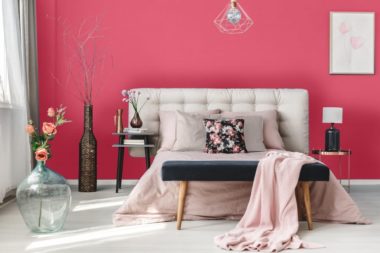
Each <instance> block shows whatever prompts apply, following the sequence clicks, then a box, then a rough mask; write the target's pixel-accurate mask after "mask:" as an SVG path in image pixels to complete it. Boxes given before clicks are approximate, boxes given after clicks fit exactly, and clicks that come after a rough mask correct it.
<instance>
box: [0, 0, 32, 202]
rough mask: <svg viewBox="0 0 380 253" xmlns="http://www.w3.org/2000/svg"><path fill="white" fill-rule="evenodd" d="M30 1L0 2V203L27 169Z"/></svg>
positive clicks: (29, 164) (28, 164)
mask: <svg viewBox="0 0 380 253" xmlns="http://www.w3.org/2000/svg"><path fill="white" fill-rule="evenodd" d="M30 2H32V4H34V0H32V1H29V0H1V1H0V20H1V21H0V26H1V27H0V33H2V34H0V58H1V59H0V76H1V78H0V203H1V202H2V201H3V199H4V197H5V196H6V194H7V192H9V191H10V190H12V189H15V188H16V186H17V185H18V184H19V183H20V182H21V180H22V179H23V178H25V177H26V176H27V175H28V174H29V172H30V170H31V159H30V146H29V138H28V136H27V134H26V133H25V125H26V123H27V118H28V114H29V111H28V108H29V102H31V97H32V99H34V100H35V99H36V97H35V96H36V92H35V89H34V88H36V85H37V82H36V77H37V76H36V74H30V73H33V69H34V71H35V70H36V66H30V63H29V62H33V61H30V59H29V58H30V57H34V56H35V55H33V54H31V53H30V49H31V47H35V44H33V43H32V44H31V45H30V43H28V40H30V39H31V38H30V32H29V31H30V27H28V22H26V18H28V17H29V15H30V14H28V13H29V12H28V7H30ZM32 7H33V8H34V6H32ZM33 11H34V9H33ZM26 12H28V13H26ZM32 13H34V12H32ZM33 18H34V17H33ZM33 25H35V24H33ZM34 29H35V28H34ZM33 35H34V36H35V33H32V36H33ZM32 39H35V38H32ZM34 61H35V59H34ZM35 73H36V72H35ZM30 88H31V89H30ZM34 102H35V103H36V102H37V101H34ZM37 108H38V107H37ZM34 114H35V111H34ZM34 117H38V115H37V116H36V115H34ZM37 122H38V121H37Z"/></svg>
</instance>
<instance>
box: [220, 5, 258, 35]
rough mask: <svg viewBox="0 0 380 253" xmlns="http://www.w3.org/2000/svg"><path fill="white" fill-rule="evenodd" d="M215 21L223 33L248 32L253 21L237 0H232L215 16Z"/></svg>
mask: <svg viewBox="0 0 380 253" xmlns="http://www.w3.org/2000/svg"><path fill="white" fill-rule="evenodd" d="M214 23H215V25H216V27H217V28H218V29H219V31H220V32H222V33H227V34H239V33H244V32H246V31H247V30H248V29H249V28H250V27H251V26H252V25H253V21H252V19H251V18H250V17H249V16H248V14H247V13H246V12H245V11H244V9H243V7H241V5H240V4H239V3H238V2H237V0H231V3H228V4H227V5H226V7H224V9H223V10H222V11H221V12H220V13H219V15H218V16H217V17H216V18H215V20H214Z"/></svg>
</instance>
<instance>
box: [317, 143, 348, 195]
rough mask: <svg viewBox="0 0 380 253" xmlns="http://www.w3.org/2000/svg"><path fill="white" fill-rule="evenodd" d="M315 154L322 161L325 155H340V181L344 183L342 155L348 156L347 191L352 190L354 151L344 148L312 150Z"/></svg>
mask: <svg viewBox="0 0 380 253" xmlns="http://www.w3.org/2000/svg"><path fill="white" fill-rule="evenodd" d="M311 153H312V154H313V155H317V156H318V160H319V161H321V162H322V157H323V156H338V158H339V182H340V183H342V157H344V156H345V157H347V181H348V186H347V191H348V192H350V188H351V155H352V151H351V150H350V149H342V150H339V151H326V150H322V149H313V150H311Z"/></svg>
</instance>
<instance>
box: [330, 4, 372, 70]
mask: <svg viewBox="0 0 380 253" xmlns="http://www.w3.org/2000/svg"><path fill="white" fill-rule="evenodd" d="M374 17H375V14H374V13H372V12H366V13H365V12H332V13H331V14H330V74H374V61H375V60H374V36H375V35H374V33H375V32H374V26H375V24H374V19H375V18H374Z"/></svg>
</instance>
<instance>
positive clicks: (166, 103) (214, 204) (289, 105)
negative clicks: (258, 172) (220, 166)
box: [113, 88, 368, 225]
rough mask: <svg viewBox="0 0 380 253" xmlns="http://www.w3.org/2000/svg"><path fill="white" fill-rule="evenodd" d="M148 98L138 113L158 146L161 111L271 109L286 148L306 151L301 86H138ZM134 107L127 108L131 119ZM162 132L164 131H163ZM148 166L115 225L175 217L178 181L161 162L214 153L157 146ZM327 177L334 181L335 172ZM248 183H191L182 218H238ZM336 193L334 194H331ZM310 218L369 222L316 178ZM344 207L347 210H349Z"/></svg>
mask: <svg viewBox="0 0 380 253" xmlns="http://www.w3.org/2000/svg"><path fill="white" fill-rule="evenodd" d="M137 91H139V92H141V95H142V96H143V97H144V96H149V98H150V100H149V102H148V103H147V104H146V106H145V108H144V109H143V110H142V111H141V113H140V116H141V118H142V121H143V122H144V125H143V126H144V127H145V128H148V129H149V130H150V131H153V132H154V133H156V136H155V137H153V139H152V140H151V141H153V142H154V143H156V146H160V132H161V131H160V128H159V126H160V122H159V120H160V117H159V114H160V111H175V110H179V111H184V112H197V111H206V110H215V109H220V110H222V111H229V112H249V111H266V110H275V111H276V112H277V116H278V131H279V134H280V136H281V138H282V140H283V143H284V147H285V149H286V150H288V151H295V152H300V153H305V154H307V153H308V152H309V110H308V105H309V100H308V92H307V91H306V90H303V89H154V88H153V89H137ZM132 116H133V110H131V109H130V110H129V117H130V118H131V117H132ZM161 130H162V129H161ZM129 152H130V155H131V156H141V157H142V156H144V153H143V150H139V149H130V151H129ZM151 152H152V154H155V155H156V156H155V159H154V161H153V163H152V166H151V167H150V169H149V170H148V171H146V173H145V174H144V175H143V176H142V177H141V179H140V180H139V182H138V184H137V185H136V187H135V188H134V189H133V191H132V192H131V194H130V195H129V196H128V198H127V200H126V201H125V203H124V204H123V205H122V206H121V207H120V208H119V209H118V210H117V211H116V212H115V213H114V216H113V222H114V224H116V225H133V224H143V223H152V222H163V221H174V220H175V219H176V211H177V200H178V192H179V184H178V182H175V181H169V182H164V181H162V178H161V168H162V165H163V164H164V163H165V162H167V161H206V160H208V161H213V160H216V159H215V154H207V153H203V152H201V151H187V152H173V151H170V150H161V151H160V152H158V153H157V150H156V149H153V150H151ZM266 154H267V151H264V152H250V153H246V154H218V159H217V160H242V161H244V160H246V161H259V160H260V159H262V158H263V157H265V155H266ZM330 181H332V182H335V181H336V179H335V177H334V175H333V174H331V175H330ZM251 188H252V182H241V181H235V182H220V181H215V182H210V181H207V182H200V181H192V182H190V183H189V187H188V191H187V199H186V205H185V206H184V219H185V220H186V219H187V220H199V219H239V218H240V217H241V216H242V215H243V213H244V211H245V210H246V207H247V203H248V199H249V196H250V192H251ZM331 193H336V194H331ZM310 194H311V200H312V201H311V206H312V210H313V213H312V216H313V219H314V220H329V221H336V222H342V223H344V222H350V223H352V222H354V223H355V222H356V223H366V222H368V221H367V220H366V219H365V218H364V217H363V216H362V215H361V213H360V211H359V209H358V208H357V206H356V205H355V203H354V202H353V201H352V199H351V198H350V197H349V196H348V195H347V193H346V192H345V191H344V190H343V191H342V189H341V187H340V185H339V184H336V183H333V184H331V183H326V182H315V183H312V185H311V191H310ZM347 210H350V211H349V212H347Z"/></svg>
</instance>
